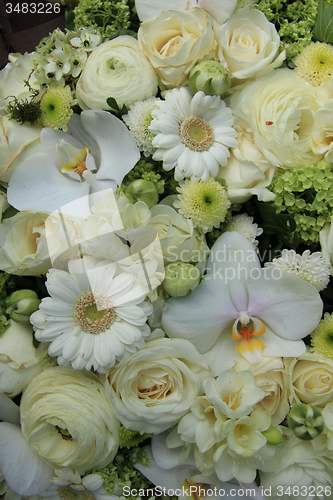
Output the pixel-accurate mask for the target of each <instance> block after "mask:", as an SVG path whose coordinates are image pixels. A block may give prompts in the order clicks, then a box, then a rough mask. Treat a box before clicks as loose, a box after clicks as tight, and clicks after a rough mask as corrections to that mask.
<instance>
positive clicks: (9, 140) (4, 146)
mask: <svg viewBox="0 0 333 500" xmlns="http://www.w3.org/2000/svg"><path fill="white" fill-rule="evenodd" d="M40 131H41V128H40V127H32V126H30V125H25V124H24V125H21V124H19V123H18V122H17V121H15V120H10V119H9V118H8V116H0V182H5V183H7V182H9V180H10V178H11V175H12V173H13V172H14V170H15V169H16V167H17V166H18V165H19V164H20V163H21V162H22V161H23V160H25V159H26V158H28V157H29V156H31V155H35V154H38V153H41V152H42V147H41V144H40V140H39V135H40Z"/></svg>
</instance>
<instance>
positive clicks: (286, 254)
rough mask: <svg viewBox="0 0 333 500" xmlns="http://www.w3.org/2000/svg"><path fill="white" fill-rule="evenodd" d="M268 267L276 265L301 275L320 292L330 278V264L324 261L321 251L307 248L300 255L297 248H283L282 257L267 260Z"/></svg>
mask: <svg viewBox="0 0 333 500" xmlns="http://www.w3.org/2000/svg"><path fill="white" fill-rule="evenodd" d="M265 266H266V267H271V268H272V267H276V268H278V269H283V270H285V271H288V272H289V273H292V274H295V275H296V276H299V277H300V278H302V279H303V280H304V281H307V282H308V283H310V284H311V285H313V286H314V287H315V288H316V289H317V290H318V292H320V291H321V290H324V288H326V287H327V285H328V282H329V280H330V266H329V264H327V262H325V261H324V259H323V255H322V253H321V252H314V253H313V254H311V252H310V250H305V251H304V252H303V253H302V255H299V254H297V253H296V252H295V250H286V249H284V250H282V255H281V257H278V258H275V259H273V261H272V262H267V263H266V264H265Z"/></svg>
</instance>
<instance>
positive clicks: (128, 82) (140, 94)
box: [76, 35, 157, 110]
mask: <svg viewBox="0 0 333 500" xmlns="http://www.w3.org/2000/svg"><path fill="white" fill-rule="evenodd" d="M156 94H157V75H156V73H155V71H154V69H153V67H152V66H151V64H150V63H149V61H148V60H147V59H146V57H145V56H144V55H143V54H142V53H141V52H140V49H139V45H138V42H137V40H135V38H133V37H131V36H128V35H123V36H118V37H116V38H114V39H113V40H109V41H107V42H104V43H102V44H101V45H99V47H97V48H96V49H94V50H93V51H92V53H91V54H90V56H89V58H88V61H87V62H86V64H85V66H84V68H83V71H82V73H81V76H80V78H79V81H78V82H77V85H76V97H77V100H78V103H79V105H80V106H81V108H82V109H105V110H112V109H113V108H112V107H110V106H109V105H108V104H107V102H106V100H107V99H108V98H109V97H113V98H114V99H115V100H116V101H117V104H118V106H119V107H120V108H121V107H122V106H123V105H124V104H125V105H126V106H127V107H128V106H130V105H131V104H133V103H134V102H136V101H143V100H144V99H148V98H149V97H152V96H155V95H156Z"/></svg>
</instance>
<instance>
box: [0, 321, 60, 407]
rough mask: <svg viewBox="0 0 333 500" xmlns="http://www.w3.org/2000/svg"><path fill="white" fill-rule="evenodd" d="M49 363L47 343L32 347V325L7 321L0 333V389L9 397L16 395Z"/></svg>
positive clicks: (49, 364) (48, 365)
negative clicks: (6, 325)
mask: <svg viewBox="0 0 333 500" xmlns="http://www.w3.org/2000/svg"><path fill="white" fill-rule="evenodd" d="M48 360H49V361H48ZM50 366H52V362H51V360H50V358H48V355H47V344H40V345H39V346H38V347H37V348H35V347H34V346H33V331H32V326H31V325H30V324H28V323H15V322H14V321H12V320H10V325H9V327H8V328H7V329H6V331H5V332H4V333H3V334H2V335H0V392H3V393H5V394H7V395H8V396H10V397H11V398H13V397H15V396H17V395H18V394H20V393H21V392H22V390H23V389H24V388H25V387H26V385H27V384H28V383H29V382H30V380H31V379H32V378H33V377H35V376H36V375H38V374H39V373H40V372H41V371H42V370H43V369H45V368H47V367H50Z"/></svg>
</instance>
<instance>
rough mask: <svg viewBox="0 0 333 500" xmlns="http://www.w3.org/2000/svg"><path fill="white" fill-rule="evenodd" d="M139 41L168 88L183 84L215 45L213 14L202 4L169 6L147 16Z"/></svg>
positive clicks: (139, 33) (139, 32)
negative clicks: (187, 7)
mask: <svg viewBox="0 0 333 500" xmlns="http://www.w3.org/2000/svg"><path fill="white" fill-rule="evenodd" d="M138 41H139V45H140V49H141V50H142V52H143V53H144V54H145V55H146V56H147V58H148V59H149V61H150V62H151V64H152V66H153V67H154V69H155V70H156V72H157V74H158V76H159V78H160V81H161V83H162V85H163V86H165V87H166V88H173V87H176V86H178V85H184V84H185V82H186V81H187V79H188V74H189V72H190V71H191V69H192V67H193V66H194V64H195V63H196V62H197V61H198V60H202V59H210V58H211V57H212V56H213V55H214V51H215V45H216V42H215V39H214V32H213V28H212V24H211V20H210V17H209V15H208V14H207V12H205V11H204V10H202V9H200V8H195V9H190V10H178V9H174V10H166V11H164V12H162V13H161V14H159V15H158V16H157V17H156V18H153V19H147V20H146V21H144V22H143V23H142V24H141V27H140V29H139V31H138Z"/></svg>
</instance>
